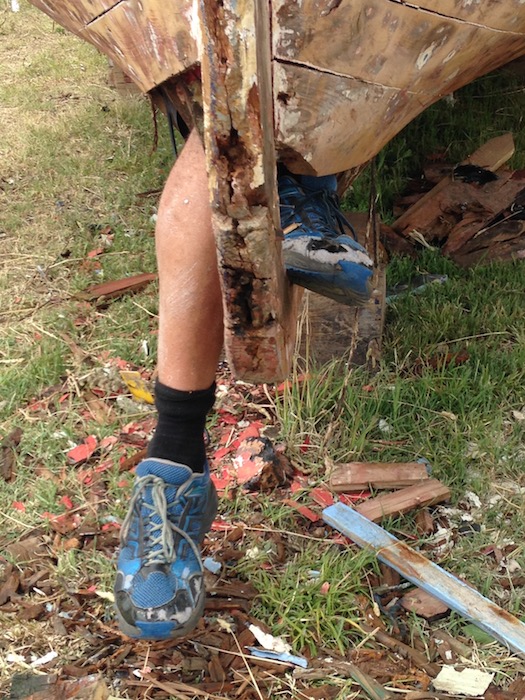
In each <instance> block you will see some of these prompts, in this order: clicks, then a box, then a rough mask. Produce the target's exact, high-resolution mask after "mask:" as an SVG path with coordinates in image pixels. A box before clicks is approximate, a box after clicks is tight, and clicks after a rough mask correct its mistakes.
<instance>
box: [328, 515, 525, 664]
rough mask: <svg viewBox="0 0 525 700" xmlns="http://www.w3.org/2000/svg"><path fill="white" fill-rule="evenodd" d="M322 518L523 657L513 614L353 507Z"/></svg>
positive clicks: (522, 636) (523, 636)
mask: <svg viewBox="0 0 525 700" xmlns="http://www.w3.org/2000/svg"><path fill="white" fill-rule="evenodd" d="M323 519H324V521H325V522H326V523H328V525H331V526H332V527H334V528H336V529H337V530H339V531H340V532H342V533H343V534H344V535H346V536H347V537H349V538H350V539H352V540H353V541H354V542H356V543H357V544H358V545H359V546H360V547H370V548H371V549H372V550H374V552H375V553H376V554H377V558H378V559H379V560H380V561H382V562H384V563H385V564H388V566H391V567H392V568H393V569H395V570H396V571H397V572H399V573H400V574H401V576H403V577H404V578H406V579H407V580H408V581H410V582H411V583H414V584H415V585H416V586H419V587H420V588H422V589H423V590H424V591H427V593H430V594H431V595H433V596H435V597H436V598H438V599H439V600H441V601H443V602H445V603H446V604H447V605H448V606H449V607H450V608H452V610H455V611H456V612H458V613H459V614H460V615H463V616H464V617H466V618H467V619H469V620H471V621H472V622H473V623H474V624H475V625H477V626H478V627H480V628H481V629H482V630H485V632H488V633H489V634H490V635H492V636H493V637H494V638H495V639H498V640H499V641H500V642H502V643H503V644H505V645H506V646H508V647H510V649H512V650H513V651H515V652H517V653H518V654H520V656H525V624H524V623H523V622H521V621H520V620H518V619H517V618H516V617H514V615H511V614H510V613H509V612H507V611H506V610H503V609H502V608H500V607H499V606H498V605H496V604H495V603H493V602H492V601H490V600H489V599H488V598H485V597H484V596H482V595H481V593H478V591H476V590H475V589H474V588H471V587H470V586H469V585H468V584H466V583H464V582H463V581H460V580H459V579H458V578H456V577H455V576H453V575H452V574H450V573H448V572H447V571H445V570H444V569H442V568H441V567H440V566H438V565H437V564H434V563H433V562H430V561H428V559H426V558H425V557H424V556H423V555H422V554H420V553H419V552H416V551H415V550H414V549H411V548H410V547H409V546H408V545H406V544H405V543H404V542H401V541H400V540H398V539H397V538H396V537H394V536H393V535H391V534H390V533H388V532H387V531H386V530H384V529H383V528H382V527H379V525H375V524H374V523H372V522H370V520H368V518H365V517H364V516H363V515H360V514H359V513H357V512H356V511H355V510H354V509H353V508H350V507H349V506H345V505H343V504H342V503H337V504H335V505H333V506H329V507H328V508H325V510H324V511H323Z"/></svg>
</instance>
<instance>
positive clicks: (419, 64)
mask: <svg viewBox="0 0 525 700" xmlns="http://www.w3.org/2000/svg"><path fill="white" fill-rule="evenodd" d="M436 46H437V44H436V42H435V41H433V42H432V43H431V44H430V46H427V48H426V49H423V51H422V52H421V53H420V54H419V56H418V57H417V61H416V68H417V69H418V70H421V69H422V68H423V66H424V65H426V64H427V63H428V61H429V60H430V59H431V58H432V55H433V53H434V51H435V50H436Z"/></svg>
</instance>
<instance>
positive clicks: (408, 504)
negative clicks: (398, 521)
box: [356, 479, 450, 522]
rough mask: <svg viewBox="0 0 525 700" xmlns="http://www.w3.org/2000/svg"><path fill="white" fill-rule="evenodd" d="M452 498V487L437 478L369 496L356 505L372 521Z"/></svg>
mask: <svg viewBox="0 0 525 700" xmlns="http://www.w3.org/2000/svg"><path fill="white" fill-rule="evenodd" d="M449 498H450V489H449V488H448V486H445V484H442V483H441V481H438V480H437V479H427V480H426V481H423V482H421V483H419V484H415V485H414V486H408V487H406V488H404V489H400V490H399V491H393V492H392V493H388V494H385V495H383V496H378V497H377V498H369V499H368V500H366V501H365V502H364V503H361V504H360V505H358V506H357V507H356V510H357V511H358V512H359V513H360V514H361V515H364V516H365V517H366V518H368V519H369V520H372V521H374V522H375V521H377V520H381V518H386V517H388V516H389V515H401V514H402V513H407V512H408V511H410V510H412V509H413V508H417V507H421V506H429V505H433V504H434V503H441V502H442V501H447V500H448V499H449Z"/></svg>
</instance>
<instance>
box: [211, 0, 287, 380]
mask: <svg viewBox="0 0 525 700" xmlns="http://www.w3.org/2000/svg"><path fill="white" fill-rule="evenodd" d="M200 7H201V13H202V22H203V37H204V43H205V46H206V51H205V53H204V55H203V60H202V82H203V96H204V118H205V122H204V123H205V134H204V142H205V148H206V157H207V164H208V173H209V186H210V196H211V201H212V209H213V213H212V217H213V228H214V233H215V238H216V243H217V251H218V262H219V272H220V277H221V284H222V289H223V299H224V313H225V346H226V355H227V358H228V361H229V363H230V365H231V367H232V369H233V371H234V373H235V374H236V375H237V376H241V377H243V378H245V379H248V380H251V381H276V380H277V379H279V378H283V377H284V376H286V374H287V372H288V369H289V366H290V362H291V357H292V350H293V342H294V334H295V303H296V302H295V301H294V299H295V298H296V297H297V296H298V294H297V293H294V292H293V291H292V288H291V285H290V284H289V282H288V281H287V279H286V277H285V272H284V265H283V262H282V254H281V242H280V239H279V237H278V232H279V230H280V226H279V214H278V206H277V203H278V197H277V186H276V158H275V149H274V140H273V125H272V117H271V114H272V110H271V90H270V86H271V58H270V52H269V49H270V40H269V35H268V32H269V19H268V16H267V15H266V14H265V10H266V11H267V9H268V8H267V5H266V3H264V2H255V0H243V2H240V3H238V2H234V0H227V1H225V2H224V3H221V4H220V5H219V4H218V3H216V2H214V1H213V0H201V4H200Z"/></svg>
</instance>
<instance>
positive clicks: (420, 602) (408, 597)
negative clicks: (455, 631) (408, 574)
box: [399, 588, 450, 621]
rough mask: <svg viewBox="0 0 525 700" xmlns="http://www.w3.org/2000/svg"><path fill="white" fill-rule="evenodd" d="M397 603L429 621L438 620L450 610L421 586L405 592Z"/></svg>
mask: <svg viewBox="0 0 525 700" xmlns="http://www.w3.org/2000/svg"><path fill="white" fill-rule="evenodd" d="M399 603H400V605H401V607H402V608H404V609H405V610H407V611H408V612H413V613H415V614H416V615H418V616H419V617H424V618H425V620H429V621H433V620H438V619H439V618H441V617H444V616H445V615H447V614H448V613H449V612H450V608H449V607H448V605H447V604H446V603H444V602H443V601H442V600H439V599H438V598H436V597H435V596H433V595H431V594H430V593H427V592H426V591H423V590H422V589H421V588H414V589H413V590H412V591H409V592H408V593H405V595H404V596H403V597H402V598H401V600H400V601H399Z"/></svg>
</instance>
